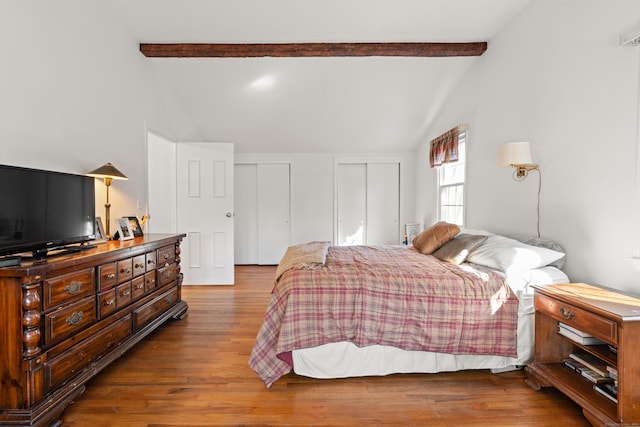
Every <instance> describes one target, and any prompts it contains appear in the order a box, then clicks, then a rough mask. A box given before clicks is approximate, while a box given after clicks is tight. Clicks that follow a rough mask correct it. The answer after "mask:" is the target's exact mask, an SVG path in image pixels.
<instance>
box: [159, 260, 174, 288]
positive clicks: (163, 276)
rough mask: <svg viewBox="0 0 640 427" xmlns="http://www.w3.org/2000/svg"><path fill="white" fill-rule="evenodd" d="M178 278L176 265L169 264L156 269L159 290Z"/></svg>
mask: <svg viewBox="0 0 640 427" xmlns="http://www.w3.org/2000/svg"><path fill="white" fill-rule="evenodd" d="M177 277H178V266H177V265H176V264H170V265H168V266H166V267H162V268H159V269H158V287H159V288H161V287H163V286H165V285H168V284H169V283H171V282H173V281H174V280H176V278H177Z"/></svg>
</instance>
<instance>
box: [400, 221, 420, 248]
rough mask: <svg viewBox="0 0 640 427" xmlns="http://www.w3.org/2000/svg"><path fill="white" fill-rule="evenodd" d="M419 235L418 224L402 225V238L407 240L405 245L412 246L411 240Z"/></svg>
mask: <svg viewBox="0 0 640 427" xmlns="http://www.w3.org/2000/svg"><path fill="white" fill-rule="evenodd" d="M418 234H420V224H418V223H410V224H405V225H404V236H405V238H406V239H407V245H412V244H413V239H414V238H416V236H417V235H418Z"/></svg>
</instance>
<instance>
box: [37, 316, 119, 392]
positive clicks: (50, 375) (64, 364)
mask: <svg viewBox="0 0 640 427" xmlns="http://www.w3.org/2000/svg"><path fill="white" fill-rule="evenodd" d="M130 334H131V315H127V316H125V317H123V318H122V319H120V320H118V321H117V322H115V323H113V324H112V325H109V326H107V327H105V328H104V329H103V330H101V331H100V332H98V333H97V334H95V335H93V336H91V338H87V339H86V340H84V341H82V342H81V343H79V344H77V345H75V346H73V347H72V348H70V349H69V350H67V351H65V352H64V353H62V354H61V355H60V356H58V357H56V358H54V359H52V360H50V361H48V362H46V363H45V364H44V372H45V382H46V387H47V389H49V390H51V389H53V388H54V387H57V386H58V385H60V384H62V383H63V382H65V381H66V380H67V379H68V378H69V377H70V376H72V375H73V374H75V373H76V372H78V371H79V370H80V369H82V368H83V367H84V366H86V365H87V364H89V363H91V362H92V361H94V360H96V359H97V358H98V357H100V356H101V355H102V354H103V353H104V352H106V351H107V350H109V349H110V348H112V347H114V346H116V345H118V343H120V342H121V341H122V340H124V339H125V338H127V336H129V335H130Z"/></svg>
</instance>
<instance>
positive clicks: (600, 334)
mask: <svg viewBox="0 0 640 427" xmlns="http://www.w3.org/2000/svg"><path fill="white" fill-rule="evenodd" d="M535 308H536V310H537V311H539V312H541V313H544V314H546V315H547V316H549V317H552V318H553V319H556V320H558V321H560V322H562V323H564V324H566V325H569V326H572V327H574V328H576V329H579V330H581V331H589V333H590V334H591V335H593V336H594V337H596V338H600V339H601V340H603V341H606V342H608V343H610V344H613V345H618V324H617V323H616V322H614V321H613V320H610V319H606V318H604V317H601V316H598V315H597V314H594V313H591V312H588V311H585V310H582V309H581V308H578V307H575V306H573V305H571V304H567V303H566V302H562V301H559V300H556V299H554V298H550V297H548V296H546V295H540V294H538V293H536V295H535Z"/></svg>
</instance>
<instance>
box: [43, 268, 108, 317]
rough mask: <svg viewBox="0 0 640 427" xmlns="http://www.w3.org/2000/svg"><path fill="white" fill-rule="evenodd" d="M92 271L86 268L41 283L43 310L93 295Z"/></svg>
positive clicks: (94, 286) (94, 287) (94, 288)
mask: <svg viewBox="0 0 640 427" xmlns="http://www.w3.org/2000/svg"><path fill="white" fill-rule="evenodd" d="M95 290H96V285H95V281H94V269H93V268H86V269H84V270H79V271H75V272H73V273H69V274H65V275H62V276H56V277H52V278H51V279H47V280H45V281H44V282H43V304H44V310H48V309H50V308H53V307H55V306H57V305H60V304H61V303H64V302H68V301H73V300H76V299H81V298H82V297H85V296H87V295H92V294H94V293H95Z"/></svg>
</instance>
